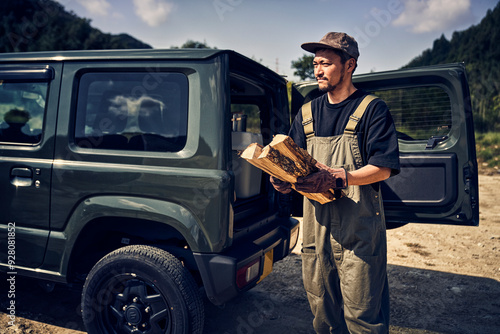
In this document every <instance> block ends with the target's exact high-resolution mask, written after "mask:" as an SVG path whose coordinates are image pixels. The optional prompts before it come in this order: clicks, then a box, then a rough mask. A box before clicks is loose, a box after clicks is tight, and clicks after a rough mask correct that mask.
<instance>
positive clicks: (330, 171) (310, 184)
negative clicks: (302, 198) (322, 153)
mask: <svg viewBox="0 0 500 334" xmlns="http://www.w3.org/2000/svg"><path fill="white" fill-rule="evenodd" d="M316 167H317V168H318V171H317V172H314V173H311V174H309V175H307V176H305V177H299V178H297V183H295V189H296V190H298V191H302V192H306V193H324V192H327V191H328V190H330V189H333V190H335V189H345V188H347V172H346V170H345V169H344V168H330V167H328V166H326V165H324V164H322V163H320V162H318V163H316Z"/></svg>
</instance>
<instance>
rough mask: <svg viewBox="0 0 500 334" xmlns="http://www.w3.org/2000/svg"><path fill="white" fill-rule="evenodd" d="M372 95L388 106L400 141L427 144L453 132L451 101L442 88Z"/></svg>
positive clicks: (384, 92) (395, 91)
mask: <svg viewBox="0 0 500 334" xmlns="http://www.w3.org/2000/svg"><path fill="white" fill-rule="evenodd" d="M372 93H373V94H375V95H377V96H378V97H380V98H382V99H383V100H384V101H385V102H386V103H387V105H388V106H389V109H390V111H391V115H392V117H393V119H394V123H395V125H396V130H397V132H398V137H399V138H400V139H402V140H427V139H429V138H431V137H432V136H444V135H447V134H448V133H449V132H450V129H451V125H452V123H451V122H452V119H451V105H450V98H449V96H448V94H447V93H446V91H444V90H443V89H442V88H440V87H436V86H434V87H419V88H405V89H394V90H383V91H372Z"/></svg>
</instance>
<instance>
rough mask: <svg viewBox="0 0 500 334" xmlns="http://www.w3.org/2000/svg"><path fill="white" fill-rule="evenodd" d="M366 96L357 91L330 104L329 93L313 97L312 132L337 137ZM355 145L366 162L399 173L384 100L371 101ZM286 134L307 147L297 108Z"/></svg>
mask: <svg viewBox="0 0 500 334" xmlns="http://www.w3.org/2000/svg"><path fill="white" fill-rule="evenodd" d="M366 95H367V93H366V92H364V91H362V90H357V91H356V92H354V93H353V94H352V95H351V96H349V97H348V98H347V99H345V100H344V101H342V102H340V103H337V104H331V103H329V102H328V94H323V95H322V96H320V97H318V98H316V99H314V100H313V101H312V104H311V109H312V116H313V120H314V132H315V136H317V137H331V136H338V135H341V134H343V133H344V129H345V127H346V125H347V122H348V121H349V116H350V115H352V114H353V113H354V111H355V110H356V108H357V107H358V105H359V104H360V103H361V101H362V100H363V98H364V97H365V96H366ZM356 132H357V136H358V144H359V148H360V150H361V155H362V157H363V163H364V164H365V165H367V164H371V165H375V166H378V167H389V168H391V169H392V174H393V175H395V174H397V173H399V149H398V139H397V134H396V128H395V126H394V121H393V119H392V116H391V114H390V113H389V109H388V107H387V105H386V104H385V102H384V101H382V100H380V99H377V100H375V101H372V102H371V103H370V104H369V105H368V107H367V109H366V111H365V113H364V115H363V117H362V118H361V120H360V122H359V124H358V127H357V130H356ZM289 136H290V137H291V138H292V139H293V140H294V141H295V142H296V143H297V145H299V146H300V147H302V148H304V149H306V146H307V145H306V137H305V134H304V126H303V125H302V111H299V112H298V114H297V116H296V117H295V120H294V122H293V124H292V128H291V129H290V132H289Z"/></svg>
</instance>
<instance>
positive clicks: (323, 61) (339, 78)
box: [313, 50, 347, 92]
mask: <svg viewBox="0 0 500 334" xmlns="http://www.w3.org/2000/svg"><path fill="white" fill-rule="evenodd" d="M313 65H314V76H315V77H316V80H318V87H319V90H320V91H322V92H333V91H335V90H336V89H337V88H339V87H341V86H342V85H343V84H344V83H345V82H344V79H345V76H346V74H347V71H346V68H345V66H344V64H342V63H341V60H340V56H338V55H337V54H336V53H335V52H334V51H332V50H318V51H317V52H316V56H315V57H314V60H313Z"/></svg>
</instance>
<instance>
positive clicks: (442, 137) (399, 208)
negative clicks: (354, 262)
mask: <svg viewBox="0 0 500 334" xmlns="http://www.w3.org/2000/svg"><path fill="white" fill-rule="evenodd" d="M353 81H354V85H355V86H356V87H357V88H358V89H364V90H366V91H368V92H370V93H372V94H375V95H377V96H378V97H380V98H382V99H383V100H384V101H385V102H386V103H387V105H388V106H389V109H390V111H391V115H392V117H393V119H394V122H395V125H396V130H397V132H398V138H399V150H400V162H401V173H400V174H399V175H397V176H394V177H391V178H390V179H388V180H386V181H384V182H383V183H382V194H383V199H384V208H385V215H386V222H387V224H388V226H390V227H392V226H398V225H401V224H406V223H410V222H418V223H445V224H456V225H478V224H479V199H478V176H477V161H476V151H475V139H474V127H473V120H472V109H471V99H470V94H469V88H468V84H467V78H466V73H465V66H464V65H463V64H449V65H438V66H431V67H422V68H413V69H404V70H397V71H387V72H379V73H369V74H361V75H356V76H354V78H353ZM296 88H297V90H298V91H300V93H301V95H300V96H301V97H302V98H303V101H301V102H307V100H310V99H312V98H314V97H316V96H318V94H320V93H319V92H318V90H317V85H316V83H315V82H312V83H302V84H297V85H296ZM297 96H298V95H295V101H294V103H293V106H292V111H295V112H297V111H298V108H297V106H299V105H300V104H301V103H298V102H297ZM299 99H300V98H299Z"/></svg>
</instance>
